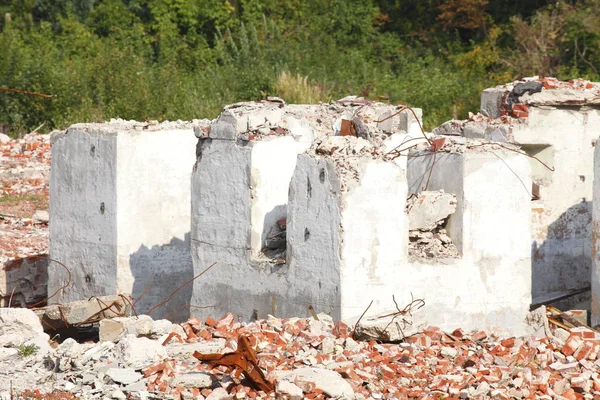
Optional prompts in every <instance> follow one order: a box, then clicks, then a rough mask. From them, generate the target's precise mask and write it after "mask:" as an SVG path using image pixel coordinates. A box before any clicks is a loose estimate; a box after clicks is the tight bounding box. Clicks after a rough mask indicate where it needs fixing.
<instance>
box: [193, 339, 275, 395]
mask: <svg viewBox="0 0 600 400" xmlns="http://www.w3.org/2000/svg"><path fill="white" fill-rule="evenodd" d="M194 357H196V358H197V359H198V360H200V361H206V362H208V364H210V365H212V366H215V365H224V366H228V367H234V368H236V369H240V370H241V371H243V372H244V375H245V376H246V377H247V378H248V379H250V380H251V381H252V382H254V384H255V385H256V387H257V388H258V389H259V390H262V391H263V392H265V393H270V392H272V391H273V390H275V389H274V388H273V384H272V383H271V382H269V381H267V379H266V377H265V374H264V373H263V371H262V370H261V369H260V367H259V366H258V360H257V358H256V353H255V352H254V349H253V348H252V346H251V345H250V339H249V338H248V336H243V335H242V336H240V337H239V339H238V347H237V350H236V351H234V352H233V353H227V354H219V353H216V354H202V353H200V352H198V351H195V352H194Z"/></svg>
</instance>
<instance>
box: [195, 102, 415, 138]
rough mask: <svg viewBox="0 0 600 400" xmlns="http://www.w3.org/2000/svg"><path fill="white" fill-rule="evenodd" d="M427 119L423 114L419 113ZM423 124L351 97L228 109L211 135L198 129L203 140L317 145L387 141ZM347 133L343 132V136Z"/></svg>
mask: <svg viewBox="0 0 600 400" xmlns="http://www.w3.org/2000/svg"><path fill="white" fill-rule="evenodd" d="M415 114H416V116H417V117H418V118H419V119H421V118H422V116H421V114H422V113H421V110H419V109H415ZM418 129H419V128H418V122H417V120H416V118H415V116H414V115H413V114H412V113H411V112H410V111H409V110H402V109H401V107H400V106H392V105H389V104H384V103H379V102H373V101H369V100H364V99H362V98H358V97H355V96H349V97H346V98H343V99H340V100H338V101H333V102H331V103H328V104H318V105H294V104H285V103H283V102H271V101H263V102H241V103H235V104H232V105H229V106H227V107H225V109H224V111H223V112H222V113H221V115H220V116H219V117H218V118H217V120H215V121H214V122H213V124H212V125H211V127H210V129H204V128H196V130H195V133H196V136H197V137H198V138H211V139H228V140H233V139H242V140H261V139H268V138H272V137H277V136H283V135H289V134H291V135H292V136H295V137H297V139H300V140H303V141H306V142H309V143H310V142H311V141H312V140H313V139H314V138H316V137H321V136H329V135H335V136H346V135H352V136H359V137H363V138H365V139H369V140H383V139H384V138H385V137H386V136H387V135H389V134H391V133H399V132H405V133H409V131H410V132H415V131H416V130H418ZM342 131H343V132H342Z"/></svg>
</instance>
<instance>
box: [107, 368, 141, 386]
mask: <svg viewBox="0 0 600 400" xmlns="http://www.w3.org/2000/svg"><path fill="white" fill-rule="evenodd" d="M106 375H107V376H108V377H109V378H110V379H112V380H113V381H115V382H117V383H122V384H124V385H128V384H130V383H134V382H137V381H139V380H140V379H141V378H142V377H143V375H142V374H140V373H139V372H136V371H135V370H134V369H131V368H109V369H108V370H107V371H106Z"/></svg>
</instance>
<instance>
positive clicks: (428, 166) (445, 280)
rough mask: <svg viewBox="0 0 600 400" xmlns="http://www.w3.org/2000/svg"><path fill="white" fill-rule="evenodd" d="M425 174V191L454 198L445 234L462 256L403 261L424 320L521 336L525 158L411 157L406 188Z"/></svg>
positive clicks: (525, 294)
mask: <svg viewBox="0 0 600 400" xmlns="http://www.w3.org/2000/svg"><path fill="white" fill-rule="evenodd" d="M424 154H427V153H424ZM492 176H493V179H490V177H492ZM427 179H429V185H428V190H439V189H444V191H446V192H448V193H454V194H455V195H456V197H457V208H456V212H455V213H454V214H452V215H451V216H450V219H449V223H448V232H449V235H450V236H451V237H452V239H453V241H454V242H455V243H457V245H458V246H457V247H458V248H459V250H460V251H461V253H462V258H461V259H457V260H439V261H438V262H437V263H434V264H425V263H414V264H409V265H406V267H405V268H406V273H405V274H403V276H405V280H404V282H403V287H404V288H406V289H405V290H408V289H410V291H411V292H412V293H413V295H414V296H415V298H416V297H422V298H425V299H426V302H427V310H426V313H427V314H428V318H429V322H430V323H434V324H437V325H440V326H444V327H448V328H452V327H458V326H459V325H460V326H462V327H463V329H471V328H481V327H485V328H486V329H488V330H490V331H493V332H502V333H510V334H519V333H523V332H524V330H523V323H522V321H523V319H524V318H525V315H526V314H527V312H528V310H529V305H530V303H531V260H530V249H529V238H530V235H531V222H530V220H531V210H530V201H531V200H530V196H529V192H528V189H529V187H530V185H531V177H530V166H529V161H528V159H527V158H526V157H524V156H521V155H518V154H515V153H511V152H508V151H503V150H493V151H489V152H483V151H468V150H467V152H465V153H462V154H444V153H438V154H436V155H435V162H434V155H433V154H432V155H430V156H424V157H414V158H409V160H408V183H409V192H410V193H414V192H419V191H421V190H423V189H424V185H425V184H426V182H427ZM406 299H408V300H410V298H408V296H407V295H406V293H404V301H405V302H406V301H407V300H406Z"/></svg>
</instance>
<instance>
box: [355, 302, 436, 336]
mask: <svg viewBox="0 0 600 400" xmlns="http://www.w3.org/2000/svg"><path fill="white" fill-rule="evenodd" d="M426 326H427V319H426V317H425V312H424V310H423V309H422V308H419V309H414V310H410V311H407V312H401V311H398V310H396V311H390V312H388V313H385V314H383V316H378V317H373V318H365V319H364V320H361V321H360V322H359V323H358V324H357V325H356V327H355V328H354V338H355V339H359V340H364V341H369V340H377V341H379V342H399V341H401V340H403V339H405V338H407V337H409V336H412V335H414V334H417V333H419V332H422V331H423V329H425V327H426Z"/></svg>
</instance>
